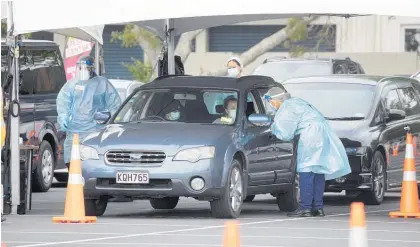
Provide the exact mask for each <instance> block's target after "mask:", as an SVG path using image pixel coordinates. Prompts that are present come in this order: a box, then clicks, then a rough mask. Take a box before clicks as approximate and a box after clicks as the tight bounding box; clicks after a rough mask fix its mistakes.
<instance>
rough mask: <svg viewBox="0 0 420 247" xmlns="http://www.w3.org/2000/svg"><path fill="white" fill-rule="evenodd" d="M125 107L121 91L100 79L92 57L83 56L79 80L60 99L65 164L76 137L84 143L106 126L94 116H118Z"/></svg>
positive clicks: (68, 86) (58, 104) (71, 82)
mask: <svg viewBox="0 0 420 247" xmlns="http://www.w3.org/2000/svg"><path fill="white" fill-rule="evenodd" d="M120 104H121V99H120V97H119V95H118V92H117V90H116V89H115V88H114V86H112V84H111V83H110V81H109V80H108V79H106V78H104V77H102V76H98V75H97V74H96V73H95V70H94V60H93V58H92V57H91V56H83V57H81V58H80V59H79V60H78V61H77V64H76V73H75V78H73V79H72V80H70V81H68V82H66V84H65V85H64V86H63V88H62V89H61V90H60V92H59V94H58V96H57V113H58V119H57V121H58V124H59V127H60V129H61V131H63V132H66V140H65V141H64V147H63V148H64V162H65V163H66V165H67V167H69V163H70V159H71V157H70V156H71V148H72V141H73V134H75V133H77V134H79V137H80V140H83V139H84V138H85V137H86V136H87V135H88V134H89V133H92V132H94V131H96V130H99V129H100V128H101V127H103V125H101V124H98V123H97V122H96V121H95V120H94V114H95V113H96V112H100V111H109V112H111V114H114V113H115V112H116V111H117V109H118V107H119V106H120Z"/></svg>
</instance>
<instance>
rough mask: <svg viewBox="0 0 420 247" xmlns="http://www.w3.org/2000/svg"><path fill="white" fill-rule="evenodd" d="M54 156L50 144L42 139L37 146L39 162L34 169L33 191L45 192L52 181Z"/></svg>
mask: <svg viewBox="0 0 420 247" xmlns="http://www.w3.org/2000/svg"><path fill="white" fill-rule="evenodd" d="M54 169H55V156H54V152H53V150H52V148H51V145H50V143H49V142H47V141H42V142H41V145H40V146H39V162H38V164H37V166H36V168H35V170H34V174H33V180H32V186H33V187H32V189H33V191H34V192H47V191H48V190H49V189H50V188H51V186H52V183H53V178H54Z"/></svg>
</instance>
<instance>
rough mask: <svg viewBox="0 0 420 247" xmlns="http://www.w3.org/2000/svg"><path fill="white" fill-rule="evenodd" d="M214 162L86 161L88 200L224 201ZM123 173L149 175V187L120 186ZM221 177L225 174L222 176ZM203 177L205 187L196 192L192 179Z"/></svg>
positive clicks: (85, 189) (85, 190) (85, 175)
mask: <svg viewBox="0 0 420 247" xmlns="http://www.w3.org/2000/svg"><path fill="white" fill-rule="evenodd" d="M212 162H213V161H212V160H201V161H198V162H196V163H190V162H187V161H176V162H174V161H171V160H165V161H164V162H163V163H162V164H159V165H143V166H138V165H131V164H124V166H122V165H121V166H110V165H106V164H104V162H103V161H101V160H87V161H83V169H82V170H83V177H84V179H85V185H84V196H85V198H92V199H93V198H98V197H100V196H112V197H113V196H127V197H132V198H140V199H141V198H161V197H195V198H198V199H203V200H208V199H212V198H218V197H220V194H221V192H222V190H221V187H222V186H221V184H220V182H219V181H220V179H215V178H214V176H212V174H213V172H214V171H213V169H212ZM121 171H126V172H128V171H131V172H147V173H149V183H148V184H119V183H118V184H117V183H116V174H117V172H121ZM220 176H221V174H220ZM195 177H201V178H202V179H203V180H204V182H205V186H204V188H203V189H201V190H199V191H196V190H193V189H192V187H191V186H190V182H191V179H193V178H195Z"/></svg>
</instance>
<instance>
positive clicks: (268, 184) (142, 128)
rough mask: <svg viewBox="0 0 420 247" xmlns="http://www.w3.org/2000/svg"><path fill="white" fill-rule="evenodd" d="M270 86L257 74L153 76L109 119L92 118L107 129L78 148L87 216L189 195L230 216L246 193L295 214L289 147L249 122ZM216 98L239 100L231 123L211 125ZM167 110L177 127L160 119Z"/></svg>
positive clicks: (159, 205) (165, 203)
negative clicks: (121, 204) (111, 204)
mask: <svg viewBox="0 0 420 247" xmlns="http://www.w3.org/2000/svg"><path fill="white" fill-rule="evenodd" d="M276 85H277V84H276V82H274V81H273V79H272V78H269V77H264V76H244V77H242V78H239V79H237V78H229V77H208V76H204V77H201V76H168V77H160V78H157V79H156V80H154V81H153V82H150V83H148V84H145V85H144V86H142V87H139V88H137V89H136V90H135V91H134V93H133V94H132V95H131V96H130V98H129V99H127V100H126V101H125V103H124V104H123V105H122V106H121V108H120V109H119V110H118V111H117V113H116V114H115V115H114V116H112V117H111V116H110V114H109V113H107V112H102V113H97V114H96V115H95V119H96V120H97V121H103V122H107V125H106V127H105V128H104V129H103V130H102V131H100V132H96V133H92V134H90V135H89V136H88V137H86V138H85V139H84V140H83V142H82V145H81V157H82V162H83V165H82V169H83V177H84V179H85V186H84V195H85V206H86V213H87V214H88V215H96V216H100V215H102V214H103V213H104V212H105V210H106V207H107V203H108V200H109V199H110V198H112V197H115V196H121V195H123V196H126V197H129V198H133V199H148V200H150V204H151V206H152V207H153V208H155V209H173V208H175V207H176V206H177V203H178V199H179V197H193V198H195V199H197V200H205V201H209V202H210V206H211V211H212V214H213V216H214V217H231V218H236V217H238V216H239V214H240V212H241V206H242V203H243V200H244V198H245V197H246V196H247V195H256V194H265V193H272V194H274V195H276V196H277V202H278V206H279V207H280V209H281V210H284V211H292V210H295V209H296V207H297V195H298V189H297V183H296V181H295V169H296V164H295V154H294V143H292V142H283V141H280V140H277V139H276V138H275V136H274V135H272V134H271V132H270V130H269V126H268V125H265V126H263V125H259V124H258V115H252V116H254V118H253V117H252V116H251V114H253V113H260V114H262V113H265V109H264V106H263V102H262V96H263V95H264V94H265V93H266V92H267V91H268V90H269V89H270V88H272V87H276ZM223 95H224V96H226V97H227V96H229V95H233V96H235V97H238V99H239V101H238V108H237V112H236V118H235V119H236V120H234V121H233V122H232V123H226V124H217V123H214V121H215V120H217V119H219V120H222V119H221V117H223V113H224V112H225V111H224V109H225V108H224V106H223V105H217V106H214V105H213V103H214V102H215V101H214V100H213V99H214V98H215V97H219V96H223ZM247 97H251V98H252V100H251V101H250V102H247ZM173 104H175V105H173ZM222 104H223V103H222ZM173 107H175V108H176V109H179V111H180V115H179V120H177V121H169V120H167V119H166V116H167V115H166V114H167V113H168V111H169V110H166V109H173ZM212 108H213V109H215V110H216V112H217V113H216V114H210V113H209V112H212V111H210V109H212ZM248 117H249V119H248ZM225 119H228V120H229V118H225ZM230 120H231V119H230ZM250 120H252V121H253V122H251V121H250Z"/></svg>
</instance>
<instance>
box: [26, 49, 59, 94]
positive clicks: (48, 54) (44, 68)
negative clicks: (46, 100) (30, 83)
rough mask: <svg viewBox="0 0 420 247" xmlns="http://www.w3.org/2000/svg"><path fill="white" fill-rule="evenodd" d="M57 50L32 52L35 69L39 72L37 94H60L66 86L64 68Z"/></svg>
mask: <svg viewBox="0 0 420 247" xmlns="http://www.w3.org/2000/svg"><path fill="white" fill-rule="evenodd" d="M58 52H59V51H58V50H57V49H42V50H33V51H32V61H33V69H36V70H37V72H38V73H37V74H36V78H35V81H36V83H35V88H34V93H35V94H43V93H58V92H59V91H60V89H61V87H62V86H63V85H64V83H65V82H66V81H65V78H63V76H62V75H63V73H64V70H63V67H62V63H61V59H60V56H59V54H58Z"/></svg>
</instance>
